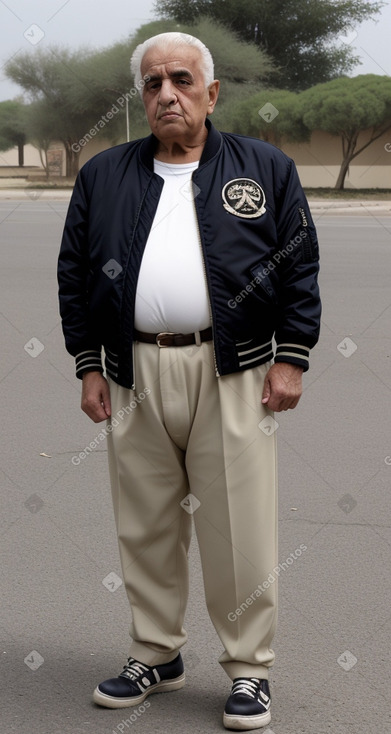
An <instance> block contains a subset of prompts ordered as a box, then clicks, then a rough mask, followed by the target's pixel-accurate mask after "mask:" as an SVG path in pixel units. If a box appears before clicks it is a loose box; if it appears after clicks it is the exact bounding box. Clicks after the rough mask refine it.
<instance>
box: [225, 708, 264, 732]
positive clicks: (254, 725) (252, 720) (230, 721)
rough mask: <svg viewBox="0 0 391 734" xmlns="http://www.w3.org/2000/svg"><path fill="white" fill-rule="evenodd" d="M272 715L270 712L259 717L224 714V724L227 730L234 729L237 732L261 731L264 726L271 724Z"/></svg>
mask: <svg viewBox="0 0 391 734" xmlns="http://www.w3.org/2000/svg"><path fill="white" fill-rule="evenodd" d="M271 719H272V715H271V712H270V711H265V713H264V714H258V716H237V715H234V714H224V717H223V724H224V726H225V728H226V729H234V730H235V731H248V730H250V729H261V727H262V726H266V725H267V724H270V722H271Z"/></svg>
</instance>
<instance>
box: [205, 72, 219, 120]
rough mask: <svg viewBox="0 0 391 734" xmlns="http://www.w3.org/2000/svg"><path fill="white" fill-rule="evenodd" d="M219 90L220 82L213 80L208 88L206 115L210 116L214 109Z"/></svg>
mask: <svg viewBox="0 0 391 734" xmlns="http://www.w3.org/2000/svg"><path fill="white" fill-rule="evenodd" d="M219 89H220V82H219V81H218V79H215V80H214V82H212V84H210V85H209V87H208V94H209V104H208V110H207V113H208V115H211V114H212V112H213V110H214V108H215V104H216V102H217V98H218V96H219Z"/></svg>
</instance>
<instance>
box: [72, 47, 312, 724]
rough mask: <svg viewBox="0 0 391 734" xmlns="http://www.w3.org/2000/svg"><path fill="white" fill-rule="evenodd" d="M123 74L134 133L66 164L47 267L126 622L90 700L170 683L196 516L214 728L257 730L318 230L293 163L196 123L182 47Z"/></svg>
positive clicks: (201, 79) (213, 91)
mask: <svg viewBox="0 0 391 734" xmlns="http://www.w3.org/2000/svg"><path fill="white" fill-rule="evenodd" d="M132 69H133V72H134V75H135V83H136V86H137V87H138V88H141V90H142V98H143V102H144V106H145V111H146V115H147V119H148V123H149V126H150V128H151V135H149V136H148V137H147V138H145V139H142V140H137V141H134V142H131V143H126V144H124V145H120V146H117V147H115V148H112V149H110V150H107V151H104V152H103V153H100V154H99V155H98V156H95V157H94V158H92V159H91V160H90V161H88V163H87V164H86V165H85V166H84V167H83V168H82V170H81V171H80V174H79V176H78V179H77V181H76V186H75V190H74V193H73V197H72V200H71V203H70V207H69V212H68V216H67V220H66V224H65V230H64V236H63V241H62V246H61V252H60V257H59V285H60V309H61V315H62V320H63V330H64V334H65V339H66V346H67V349H68V351H69V352H70V353H71V354H72V355H73V356H75V358H76V370H77V376H78V377H80V378H82V382H83V387H82V409H83V410H84V411H85V412H86V413H87V415H88V416H89V417H90V418H91V419H92V420H93V421H95V422H99V421H103V420H105V421H107V429H106V431H107V433H108V451H109V471H110V480H111V487H112V495H113V504H114V514H115V521H116V526H117V531H118V540H119V548H120V556H121V564H122V572H123V578H124V583H125V588H126V591H127V595H128V598H129V602H130V607H131V612H132V624H131V630H130V631H131V637H132V642H131V645H130V654H129V658H128V661H127V663H126V665H125V666H124V669H123V671H122V672H121V673H120V675H119V676H118V677H116V678H110V679H109V680H106V681H104V682H103V683H101V684H99V685H98V686H97V688H96V689H95V691H94V695H93V698H94V701H95V702H96V703H98V704H100V705H102V706H107V707H111V708H122V707H126V706H137V705H138V704H141V703H142V702H143V701H144V699H145V698H146V696H148V695H149V694H151V693H154V692H157V691H170V690H175V689H179V688H182V686H183V685H184V682H185V676H184V666H183V662H182V657H181V654H180V648H181V647H182V645H183V644H184V643H185V642H186V639H187V637H186V632H185V630H184V627H183V620H184V615H185V610H186V603H187V596H188V564H187V554H188V549H189V543H190V538H191V523H192V517H193V518H194V523H195V528H196V533H197V538H198V543H199V548H200V555H201V562H202V569H203V578H204V586H205V596H206V603H207V607H208V611H209V614H210V617H211V620H212V622H213V624H214V626H215V628H216V631H217V634H218V635H219V637H220V640H221V642H222V645H223V647H224V652H223V653H222V655H221V657H220V660H219V661H220V663H221V665H222V666H223V668H224V670H225V671H226V673H227V675H228V676H229V678H230V679H231V680H232V681H233V684H232V689H231V693H230V695H229V698H228V701H227V704H226V707H225V711H224V719H223V721H224V725H225V726H226V728H229V729H240V730H245V729H255V728H258V727H262V726H265V725H266V724H268V723H269V721H270V691H269V686H268V674H269V669H270V667H271V665H272V664H273V661H274V652H273V650H272V648H271V643H272V639H273V635H274V632H275V625H276V615H277V580H276V573H275V569H276V567H277V566H278V555H277V478H276V434H275V430H276V428H277V427H278V423H277V422H276V421H275V419H274V418H273V412H274V411H282V410H288V409H291V408H295V406H296V405H297V403H298V401H299V398H300V395H301V391H302V384H301V383H302V372H303V371H305V370H306V369H307V368H308V356H309V351H310V349H311V347H313V346H314V344H315V343H316V341H317V339H318V331H319V319H320V302H319V294H318V287H317V274H318V249H317V240H316V233H315V229H314V225H313V222H312V219H311V215H310V212H309V210H308V205H307V202H306V199H305V196H304V194H303V191H302V188H301V186H300V183H299V180H298V177H297V173H296V170H295V166H294V164H293V162H292V161H291V160H290V159H289V158H287V157H286V156H285V155H284V154H283V153H282V152H281V151H280V150H278V149H277V148H274V147H273V146H271V145H268V144H267V143H264V142H262V141H260V140H257V139H252V138H248V137H242V136H238V135H232V134H223V133H220V132H218V131H217V130H216V129H215V128H214V127H213V126H212V124H211V123H210V121H209V120H208V119H207V117H208V115H210V114H211V113H212V112H213V109H214V107H215V104H216V101H217V97H218V91H219V82H218V81H216V80H215V79H214V73H213V62H212V58H211V56H210V53H209V51H208V50H207V49H206V47H205V46H204V45H203V44H202V43H201V42H200V41H199V40H198V39H196V38H194V37H192V36H188V35H185V34H180V33H164V34H161V35H158V36H155V37H154V38H151V39H149V40H147V41H146V42H145V43H143V44H142V45H141V46H138V48H137V49H136V51H135V52H134V54H133V57H132ZM273 337H274V338H275V342H276V349H275V355H274V362H273V363H272V360H273V345H272V339H273ZM102 349H103V352H104V360H105V362H104V368H103V367H102V362H101V353H102ZM104 369H105V374H106V377H105V376H104V374H103V372H104Z"/></svg>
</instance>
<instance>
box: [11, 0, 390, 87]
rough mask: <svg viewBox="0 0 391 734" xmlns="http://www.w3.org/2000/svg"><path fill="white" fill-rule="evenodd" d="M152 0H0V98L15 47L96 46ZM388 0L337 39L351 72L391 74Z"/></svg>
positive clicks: (136, 18) (131, 23) (134, 24)
mask: <svg viewBox="0 0 391 734" xmlns="http://www.w3.org/2000/svg"><path fill="white" fill-rule="evenodd" d="M153 5H154V0H110V2H99V0H0V29H1V31H0V33H1V45H0V49H1V51H0V67H1V68H0V100H5V99H13V98H14V97H15V96H17V95H18V94H20V93H21V89H20V88H19V87H18V86H16V85H14V84H12V83H11V82H9V81H8V80H7V79H6V77H5V75H4V68H3V67H4V64H5V63H6V62H7V61H8V60H9V59H10V58H11V57H13V56H15V55H16V54H18V53H19V52H20V51H26V50H31V51H33V50H34V48H38V47H39V48H45V47H47V46H49V45H51V44H61V45H64V46H69V47H71V48H78V47H80V46H89V47H91V48H102V47H104V46H110V45H112V44H113V43H115V42H116V41H120V40H124V39H125V38H127V37H128V36H129V34H130V33H132V32H134V31H135V30H136V29H137V28H139V27H140V26H141V25H143V24H144V23H147V22H148V21H150V20H154V19H155V16H154V13H153V9H152V8H153ZM390 30H391V3H387V5H386V7H384V8H383V10H382V11H381V16H379V21H378V22H377V23H374V22H367V23H363V24H362V25H361V26H358V27H357V30H356V31H355V32H351V33H350V34H349V35H348V36H347V37H346V38H344V39H340V42H341V43H349V44H350V45H351V46H352V48H353V49H354V50H355V52H356V53H357V55H358V56H359V57H360V59H361V61H362V64H361V65H359V66H357V67H356V68H355V69H354V72H353V75H357V74H368V73H373V74H389V75H390V74H391V51H390V46H391V44H390Z"/></svg>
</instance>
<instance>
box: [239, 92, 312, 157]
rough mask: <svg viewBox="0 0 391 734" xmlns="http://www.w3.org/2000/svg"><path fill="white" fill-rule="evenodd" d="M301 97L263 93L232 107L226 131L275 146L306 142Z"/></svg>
mask: <svg viewBox="0 0 391 734" xmlns="http://www.w3.org/2000/svg"><path fill="white" fill-rule="evenodd" d="M300 96H301V95H300V94H298V93H295V92H290V91H288V90H283V89H274V90H267V89H265V90H263V91H262V92H257V93H256V94H254V95H252V96H251V97H248V98H247V99H246V100H244V102H240V103H238V104H236V105H234V106H233V108H232V110H231V113H230V118H229V128H230V131H231V132H235V133H239V134H241V135H251V136H253V137H259V138H262V139H263V140H266V141H268V142H270V143H273V144H274V145H278V146H281V145H282V144H283V142H284V141H285V140H286V141H289V142H296V143H299V142H304V141H308V140H309V139H310V137H311V133H310V131H309V130H308V128H307V127H306V126H305V125H304V123H303V116H302V109H301V105H300Z"/></svg>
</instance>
